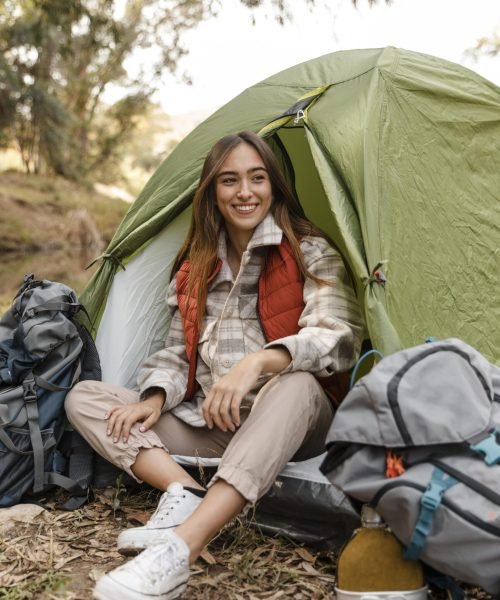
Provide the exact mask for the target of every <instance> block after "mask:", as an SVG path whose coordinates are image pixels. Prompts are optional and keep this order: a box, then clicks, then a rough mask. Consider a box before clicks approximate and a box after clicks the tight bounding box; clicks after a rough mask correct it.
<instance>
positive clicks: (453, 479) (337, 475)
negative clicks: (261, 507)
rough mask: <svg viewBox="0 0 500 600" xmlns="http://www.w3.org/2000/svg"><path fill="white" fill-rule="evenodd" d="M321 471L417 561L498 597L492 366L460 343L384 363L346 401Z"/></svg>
mask: <svg viewBox="0 0 500 600" xmlns="http://www.w3.org/2000/svg"><path fill="white" fill-rule="evenodd" d="M327 447H328V453H327V457H326V459H325V460H324V462H323V464H322V466H321V470H322V472H323V473H324V474H325V475H326V476H327V477H328V479H330V481H331V482H332V483H334V484H336V485H338V486H339V487H340V488H342V490H343V491H344V492H345V493H346V494H348V495H349V496H351V497H352V498H355V499H357V500H359V501H361V502H363V503H367V504H370V505H371V506H373V507H374V508H375V509H376V510H377V512H378V513H379V514H380V515H381V516H382V517H383V518H384V520H385V521H386V522H387V523H388V524H389V526H390V527H391V529H392V530H393V532H394V533H395V535H396V536H397V537H398V538H399V539H400V541H401V542H402V543H403V544H404V545H405V546H406V548H407V550H406V557H407V558H409V559H417V558H419V559H421V560H422V561H423V562H425V563H427V564H428V565H430V566H431V567H432V568H434V569H436V570H438V571H440V572H441V573H444V574H446V575H451V576H453V577H455V578H457V579H459V580H460V581H465V582H467V583H471V584H474V585H479V586H481V587H482V588H484V589H485V590H487V591H488V592H490V593H492V594H499V593H500V464H499V463H500V369H499V368H498V367H496V366H495V365H492V364H491V363H490V362H488V361H487V360H486V359H485V358H484V356H482V355H481V354H480V353H479V352H477V351H476V350H475V349H474V348H472V347H470V346H468V345H467V344H465V343H464V342H462V341H460V340H458V339H448V340H444V341H441V342H432V343H428V344H423V345H421V346H416V347H414V348H410V349H408V350H403V351H401V352H397V353H395V354H392V355H390V356H388V357H386V358H384V359H382V360H381V361H380V362H379V363H378V364H377V365H376V366H375V367H374V368H373V369H372V371H371V372H370V373H369V374H368V375H366V376H365V377H363V378H362V379H360V380H359V382H358V383H357V384H356V385H355V386H354V387H353V388H352V390H351V391H350V392H349V394H348V395H347V397H346V398H345V399H344V401H343V403H342V404H341V406H340V408H339V409H338V411H337V414H336V416H335V418H334V421H333V423H332V426H331V429H330V432H329V435H328V438H327Z"/></svg>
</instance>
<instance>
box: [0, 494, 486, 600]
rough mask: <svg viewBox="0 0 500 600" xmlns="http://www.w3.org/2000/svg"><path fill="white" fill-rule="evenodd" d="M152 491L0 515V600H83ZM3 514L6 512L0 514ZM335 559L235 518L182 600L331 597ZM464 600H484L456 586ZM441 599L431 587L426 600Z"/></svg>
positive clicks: (114, 562)
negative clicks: (73, 507)
mask: <svg viewBox="0 0 500 600" xmlns="http://www.w3.org/2000/svg"><path fill="white" fill-rule="evenodd" d="M157 500H158V492H154V491H126V490H125V489H124V488H121V489H120V488H119V487H117V488H111V487H110V488H106V489H105V490H101V491H98V492H95V497H94V499H93V500H92V501H91V502H90V503H88V504H87V505H85V506H83V507H82V508H81V509H78V510H75V511H72V512H67V511H62V510H58V509H57V508H56V507H57V497H54V498H48V499H47V500H46V501H44V502H42V503H41V504H43V506H45V508H42V507H41V506H40V505H33V504H25V505H18V506H16V507H12V508H10V509H1V510H0V600H34V599H36V600H63V599H64V600H90V598H91V597H92V589H93V587H94V584H95V582H96V580H97V579H98V578H99V577H100V576H101V575H103V574H104V573H105V572H107V571H109V570H110V569H112V568H114V567H116V566H118V565H120V564H122V563H123V561H124V560H125V559H124V558H123V557H122V556H121V555H120V554H118V552H117V551H116V537H117V535H118V533H119V532H120V531H121V530H122V529H123V528H125V527H130V526H137V525H142V524H144V523H145V522H146V521H147V520H148V518H149V516H150V514H151V512H152V511H153V510H154V508H155V506H156V504H157ZM6 511H9V512H6ZM335 565H336V556H335V555H334V553H333V552H329V551H326V550H324V551H317V550H315V549H313V548H308V547H305V546H303V545H299V544H296V543H294V542H291V541H288V540H285V539H283V538H279V537H270V536H266V535H264V534H262V533H261V532H260V531H258V529H257V528H256V527H255V526H253V525H252V523H251V515H250V516H248V517H247V518H246V520H236V521H235V523H233V524H232V525H231V526H229V527H227V528H226V529H225V530H224V531H223V532H222V533H221V534H220V535H219V536H218V537H217V538H216V539H214V540H213V541H212V542H211V543H210V545H209V546H208V547H207V548H206V549H205V550H204V552H203V553H202V555H201V557H200V558H199V559H198V561H197V563H196V565H195V567H194V568H193V569H192V577H191V578H190V580H189V584H188V588H187V591H186V593H185V594H184V596H183V597H184V599H185V600H261V599H262V600H264V599H266V600H277V599H278V598H281V599H282V600H286V599H288V598H291V599H292V598H293V599H294V600H334V599H335V594H334V584H335ZM462 587H463V590H464V592H465V593H466V594H467V598H474V599H477V600H492V599H491V596H489V595H488V594H486V593H485V592H484V591H482V590H480V589H478V588H471V587H467V586H462ZM444 598H447V596H446V595H445V594H444V593H442V592H439V593H438V592H436V591H435V590H433V591H432V592H430V593H429V600H443V599H444Z"/></svg>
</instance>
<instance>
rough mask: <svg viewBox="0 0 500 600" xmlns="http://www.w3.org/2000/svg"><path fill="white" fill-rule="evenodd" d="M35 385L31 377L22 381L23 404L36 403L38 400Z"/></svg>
mask: <svg viewBox="0 0 500 600" xmlns="http://www.w3.org/2000/svg"><path fill="white" fill-rule="evenodd" d="M35 385H36V384H35V380H34V379H33V378H31V377H30V378H29V379H25V380H24V381H23V396H24V401H25V402H36V401H37V400H38V396H37V395H36V388H35Z"/></svg>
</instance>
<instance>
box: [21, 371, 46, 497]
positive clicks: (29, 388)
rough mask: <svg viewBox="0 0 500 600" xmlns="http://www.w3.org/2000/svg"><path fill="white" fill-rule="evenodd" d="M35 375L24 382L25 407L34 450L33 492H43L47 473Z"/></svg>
mask: <svg viewBox="0 0 500 600" xmlns="http://www.w3.org/2000/svg"><path fill="white" fill-rule="evenodd" d="M35 385H36V384H35V379H34V377H33V374H31V375H30V376H28V377H26V379H25V380H24V381H23V390H24V405H25V407H26V416H27V418H28V426H29V429H30V438H31V447H32V449H33V464H34V480H33V492H35V493H37V492H41V491H42V490H43V473H44V471H45V464H44V452H43V440H42V433H41V431H40V425H39V423H38V406H37V401H38V398H37V395H36V389H35Z"/></svg>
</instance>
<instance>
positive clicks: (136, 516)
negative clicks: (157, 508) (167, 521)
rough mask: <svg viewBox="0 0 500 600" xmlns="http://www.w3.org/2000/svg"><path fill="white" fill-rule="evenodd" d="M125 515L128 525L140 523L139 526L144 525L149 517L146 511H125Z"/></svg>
mask: <svg viewBox="0 0 500 600" xmlns="http://www.w3.org/2000/svg"><path fill="white" fill-rule="evenodd" d="M125 513H126V514H127V521H129V522H130V523H134V522H135V523H140V524H141V525H146V523H147V522H148V521H149V519H150V517H151V513H150V512H147V511H135V510H134V511H130V510H125Z"/></svg>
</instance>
